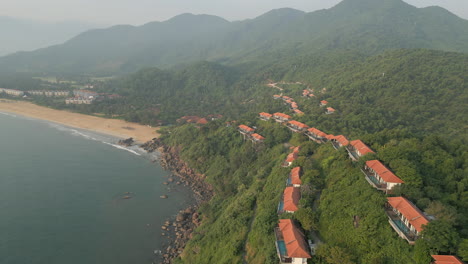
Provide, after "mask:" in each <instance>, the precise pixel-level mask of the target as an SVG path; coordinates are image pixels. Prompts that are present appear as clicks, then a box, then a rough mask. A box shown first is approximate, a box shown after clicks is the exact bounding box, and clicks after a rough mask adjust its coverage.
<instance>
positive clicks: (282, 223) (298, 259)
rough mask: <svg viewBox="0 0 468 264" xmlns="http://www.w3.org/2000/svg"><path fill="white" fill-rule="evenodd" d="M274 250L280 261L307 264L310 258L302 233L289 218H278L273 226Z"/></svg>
mask: <svg viewBox="0 0 468 264" xmlns="http://www.w3.org/2000/svg"><path fill="white" fill-rule="evenodd" d="M275 236H276V252H277V254H278V257H279V259H280V263H281V264H283V263H293V264H307V259H310V258H311V257H312V256H311V255H310V251H309V248H308V247H307V242H306V240H305V236H304V234H303V233H302V232H301V231H300V230H299V229H298V228H297V227H296V226H295V225H294V223H293V221H292V220H291V219H280V220H279V224H278V227H276V228H275Z"/></svg>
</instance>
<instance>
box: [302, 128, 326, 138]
mask: <svg viewBox="0 0 468 264" xmlns="http://www.w3.org/2000/svg"><path fill="white" fill-rule="evenodd" d="M307 131H309V132H310V133H312V134H315V135H317V136H319V137H326V136H327V134H325V133H324V132H322V131H320V130H318V129H316V128H315V127H312V128H309V129H308V130H307Z"/></svg>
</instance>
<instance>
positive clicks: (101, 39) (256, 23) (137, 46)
mask: <svg viewBox="0 0 468 264" xmlns="http://www.w3.org/2000/svg"><path fill="white" fill-rule="evenodd" d="M467 42H468V21H466V20H463V19H461V18H459V17H457V16H455V15H453V14H451V13H450V12H448V11H446V10H444V9H442V8H436V7H430V8H421V9H418V8H416V7H413V6H411V5H408V4H406V3H404V2H403V1H401V0H380V1H371V0H344V1H342V2H341V3H340V4H338V5H336V6H335V7H333V8H330V9H327V10H319V11H315V12H311V13H304V12H302V11H298V10H293V9H278V10H272V11H270V12H268V13H266V14H264V15H261V16H259V17H257V18H255V19H249V20H245V21H236V22H228V21H226V20H224V19H222V18H219V17H215V16H207V15H191V14H183V15H180V16H176V17H174V18H172V19H170V20H168V21H164V22H152V23H148V24H145V25H143V26H139V27H133V26H125V25H121V26H114V27H111V28H108V29H100V30H92V31H88V32H85V33H83V34H80V35H78V36H76V37H75V38H73V39H71V40H70V41H67V42H66V43H64V44H62V45H57V46H53V47H49V48H46V49H41V50H37V51H34V52H23V53H18V54H14V55H11V56H6V57H3V58H0V71H3V72H4V71H13V72H16V71H22V72H23V71H24V72H32V73H43V72H46V73H75V74H76V73H87V74H89V73H92V74H101V75H106V74H115V73H128V72H134V71H136V70H138V69H140V68H141V67H145V66H158V67H163V68H167V67H168V66H172V65H177V64H181V63H187V62H195V61H200V60H209V61H215V62H220V63H223V64H230V65H232V64H238V63H240V62H253V61H262V60H263V61H265V60H268V58H272V57H274V58H275V59H279V58H282V59H286V58H289V57H291V56H297V55H304V54H313V53H322V52H326V51H337V50H354V51H359V52H362V53H365V54H377V53H379V52H381V51H383V50H386V49H398V48H428V49H438V50H445V51H458V52H468V47H467V45H466V43H467Z"/></svg>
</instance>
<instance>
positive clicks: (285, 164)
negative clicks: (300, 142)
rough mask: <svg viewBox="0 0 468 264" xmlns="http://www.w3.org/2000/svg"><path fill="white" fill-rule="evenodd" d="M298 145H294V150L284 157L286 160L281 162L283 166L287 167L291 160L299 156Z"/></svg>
mask: <svg viewBox="0 0 468 264" xmlns="http://www.w3.org/2000/svg"><path fill="white" fill-rule="evenodd" d="M299 149H300V148H299V147H295V148H294V150H293V151H292V152H291V153H289V155H288V156H287V157H286V160H285V161H284V163H283V165H282V166H283V167H289V166H291V165H292V164H293V162H294V161H295V160H296V159H297V157H298V156H299Z"/></svg>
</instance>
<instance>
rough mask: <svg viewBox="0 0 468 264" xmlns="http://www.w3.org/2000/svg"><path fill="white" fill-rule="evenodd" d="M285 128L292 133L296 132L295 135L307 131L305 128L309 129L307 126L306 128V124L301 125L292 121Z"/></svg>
mask: <svg viewBox="0 0 468 264" xmlns="http://www.w3.org/2000/svg"><path fill="white" fill-rule="evenodd" d="M286 126H287V127H288V128H289V129H290V130H291V131H293V132H296V133H302V132H304V131H306V130H307V128H309V126H307V125H306V124H303V123H301V122H297V121H295V120H292V121H289V122H288V123H287V124H286Z"/></svg>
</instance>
